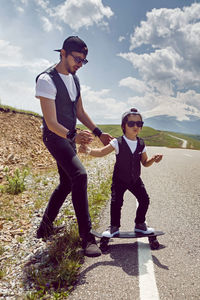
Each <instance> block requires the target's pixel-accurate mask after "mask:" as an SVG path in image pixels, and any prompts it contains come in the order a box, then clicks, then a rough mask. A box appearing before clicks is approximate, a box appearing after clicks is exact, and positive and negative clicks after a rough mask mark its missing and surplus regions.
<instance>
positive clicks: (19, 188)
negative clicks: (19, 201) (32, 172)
mask: <svg viewBox="0 0 200 300" xmlns="http://www.w3.org/2000/svg"><path fill="white" fill-rule="evenodd" d="M4 172H5V177H6V180H7V183H6V185H5V189H4V190H5V192H6V193H8V194H12V195H17V194H19V193H22V192H23V191H25V189H26V188H25V178H26V176H27V175H28V170H27V169H24V170H22V171H21V172H20V170H19V168H16V169H15V171H14V174H13V175H11V174H10V170H9V168H8V167H6V168H5V169H4Z"/></svg>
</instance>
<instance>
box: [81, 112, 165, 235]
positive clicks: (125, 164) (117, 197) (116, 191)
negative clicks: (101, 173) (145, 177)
mask: <svg viewBox="0 0 200 300" xmlns="http://www.w3.org/2000/svg"><path fill="white" fill-rule="evenodd" d="M142 126H143V121H142V116H141V114H140V113H139V112H138V110H137V109H136V108H131V109H130V110H129V111H127V112H125V113H124V114H123V115H122V123H121V128H122V130H123V133H124V135H123V136H121V137H119V138H114V139H113V140H112V141H111V142H110V144H109V145H107V146H105V147H103V148H100V149H91V148H89V147H88V146H87V145H81V146H80V148H79V151H80V152H82V153H88V154H90V155H92V156H96V157H101V156H105V155H107V154H109V153H111V152H112V151H113V150H115V153H116V163H115V166H114V171H113V178H112V186H111V210H110V218H111V220H110V224H111V225H110V227H109V228H108V229H107V230H106V231H104V232H103V236H105V237H109V238H110V237H113V236H115V235H116V234H118V233H119V228H120V218H121V208H122V205H123V195H124V193H125V191H126V190H129V191H130V192H131V193H132V194H133V195H134V196H135V197H136V198H137V201H138V208H137V211H136V218H135V232H140V233H143V234H150V233H153V232H154V229H153V228H149V227H147V225H146V223H145V216H146V213H147V210H148V206H149V196H148V194H147V192H146V189H145V186H144V184H143V182H142V179H141V178H140V173H141V163H142V165H143V166H145V167H149V166H151V165H152V164H153V163H154V162H156V163H158V162H160V161H161V159H162V155H161V154H156V155H154V156H153V157H152V158H150V159H149V158H148V156H147V153H146V147H145V144H144V141H143V139H141V138H139V137H138V134H139V133H140V131H141V130H142Z"/></svg>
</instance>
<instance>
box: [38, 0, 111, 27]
mask: <svg viewBox="0 0 200 300" xmlns="http://www.w3.org/2000/svg"><path fill="white" fill-rule="evenodd" d="M36 3H37V5H39V6H40V7H41V8H43V9H44V10H45V12H46V13H47V14H48V16H49V17H51V18H54V20H55V21H57V22H60V21H62V22H64V23H65V24H68V25H69V26H70V27H71V28H72V29H73V30H75V31H78V30H79V29H80V28H82V27H86V28H88V27H89V26H93V25H97V26H102V27H107V26H108V23H107V22H106V21H105V20H106V19H109V18H110V17H111V16H113V12H112V10H111V8H110V7H109V6H104V5H103V3H102V0H67V1H64V2H63V3H61V4H59V5H57V6H54V7H50V2H48V1H44V0H36Z"/></svg>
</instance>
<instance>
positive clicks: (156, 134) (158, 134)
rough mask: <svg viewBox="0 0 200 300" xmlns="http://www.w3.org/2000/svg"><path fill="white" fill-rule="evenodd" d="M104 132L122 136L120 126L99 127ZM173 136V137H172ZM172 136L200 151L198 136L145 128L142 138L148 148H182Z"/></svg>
mask: <svg viewBox="0 0 200 300" xmlns="http://www.w3.org/2000/svg"><path fill="white" fill-rule="evenodd" d="M98 126H99V128H101V130H102V131H104V132H108V133H109V134H111V135H112V136H113V137H118V136H120V135H122V130H121V126H120V125H98ZM78 127H80V128H82V129H83V128H84V126H82V125H78ZM170 135H171V136H170ZM172 136H176V137H179V138H181V139H185V140H187V141H188V145H187V148H189V149H197V150H200V137H199V136H196V135H194V136H193V135H186V134H179V133H174V132H167V131H160V130H156V129H153V128H151V127H143V129H142V131H141V133H140V137H141V138H143V139H144V140H145V143H146V145H147V146H162V147H170V148H180V147H181V145H182V141H181V140H178V139H176V138H173V137H172Z"/></svg>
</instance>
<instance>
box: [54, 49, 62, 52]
mask: <svg viewBox="0 0 200 300" xmlns="http://www.w3.org/2000/svg"><path fill="white" fill-rule="evenodd" d="M53 51H57V52H60V51H61V49H58V50H53Z"/></svg>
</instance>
